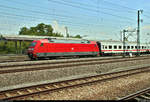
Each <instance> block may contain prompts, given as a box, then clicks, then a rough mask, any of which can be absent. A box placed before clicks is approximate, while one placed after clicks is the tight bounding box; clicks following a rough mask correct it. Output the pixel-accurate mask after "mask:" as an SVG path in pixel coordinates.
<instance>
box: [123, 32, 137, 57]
mask: <svg viewBox="0 0 150 102" xmlns="http://www.w3.org/2000/svg"><path fill="white" fill-rule="evenodd" d="M135 31H136V30H135V29H134V30H132V31H129V30H123V57H125V55H126V54H125V43H126V42H125V41H126V40H127V37H126V36H125V33H126V32H135Z"/></svg>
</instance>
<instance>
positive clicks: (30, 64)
mask: <svg viewBox="0 0 150 102" xmlns="http://www.w3.org/2000/svg"><path fill="white" fill-rule="evenodd" d="M139 58H143V59H144V58H145V59H150V58H149V57H145V56H141V57H132V58H106V59H86V60H83V59H81V60H79V59H77V60H74V61H68V60H67V61H58V62H57V61H56V62H47V61H45V62H42V63H40V62H39V63H36V61H34V62H35V63H28V64H25V63H22V64H19V65H18V64H13V65H8V64H7V65H0V68H9V67H19V66H20V67H22V66H32V65H45V64H57V63H71V62H86V61H105V60H113V59H114V60H115V59H133V60H134V59H135V60H136V59H139Z"/></svg>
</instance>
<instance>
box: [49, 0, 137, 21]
mask: <svg viewBox="0 0 150 102" xmlns="http://www.w3.org/2000/svg"><path fill="white" fill-rule="evenodd" d="M48 1H50V2H53V3H57V4H62V5H67V6H71V7H75V8H78V9H83V10H86V11H92V12H95V13H97V12H101V13H103V14H105V15H111V16H114V17H117V18H120V19H126V20H130V21H133V20H134V19H131V18H128V17H123V16H119V15H115V14H111V13H106V12H104V11H101V10H95V9H91V8H87V7H82V6H79V5H73V4H68V3H65V2H60V1H56V0H48Z"/></svg>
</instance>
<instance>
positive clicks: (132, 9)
mask: <svg viewBox="0 0 150 102" xmlns="http://www.w3.org/2000/svg"><path fill="white" fill-rule="evenodd" d="M102 1H103V2H105V3H108V4H111V5H114V6H120V7H122V8H126V9H128V10H130V12H133V11H134V12H135V11H137V9H134V8H129V7H126V6H123V5H120V4H114V3H112V2H108V1H106V0H102Z"/></svg>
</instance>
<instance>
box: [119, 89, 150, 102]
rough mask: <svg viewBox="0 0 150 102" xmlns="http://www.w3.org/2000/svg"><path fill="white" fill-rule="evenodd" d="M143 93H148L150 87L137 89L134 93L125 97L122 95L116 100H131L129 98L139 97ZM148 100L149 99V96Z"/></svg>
mask: <svg viewBox="0 0 150 102" xmlns="http://www.w3.org/2000/svg"><path fill="white" fill-rule="evenodd" d="M145 93H150V87H149V88H146V89H143V90H140V91H137V92H135V93H132V94H130V95H127V96H125V97H122V98H119V99H118V100H131V99H135V98H136V97H139V96H141V95H143V94H145ZM149 100H150V97H149Z"/></svg>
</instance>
